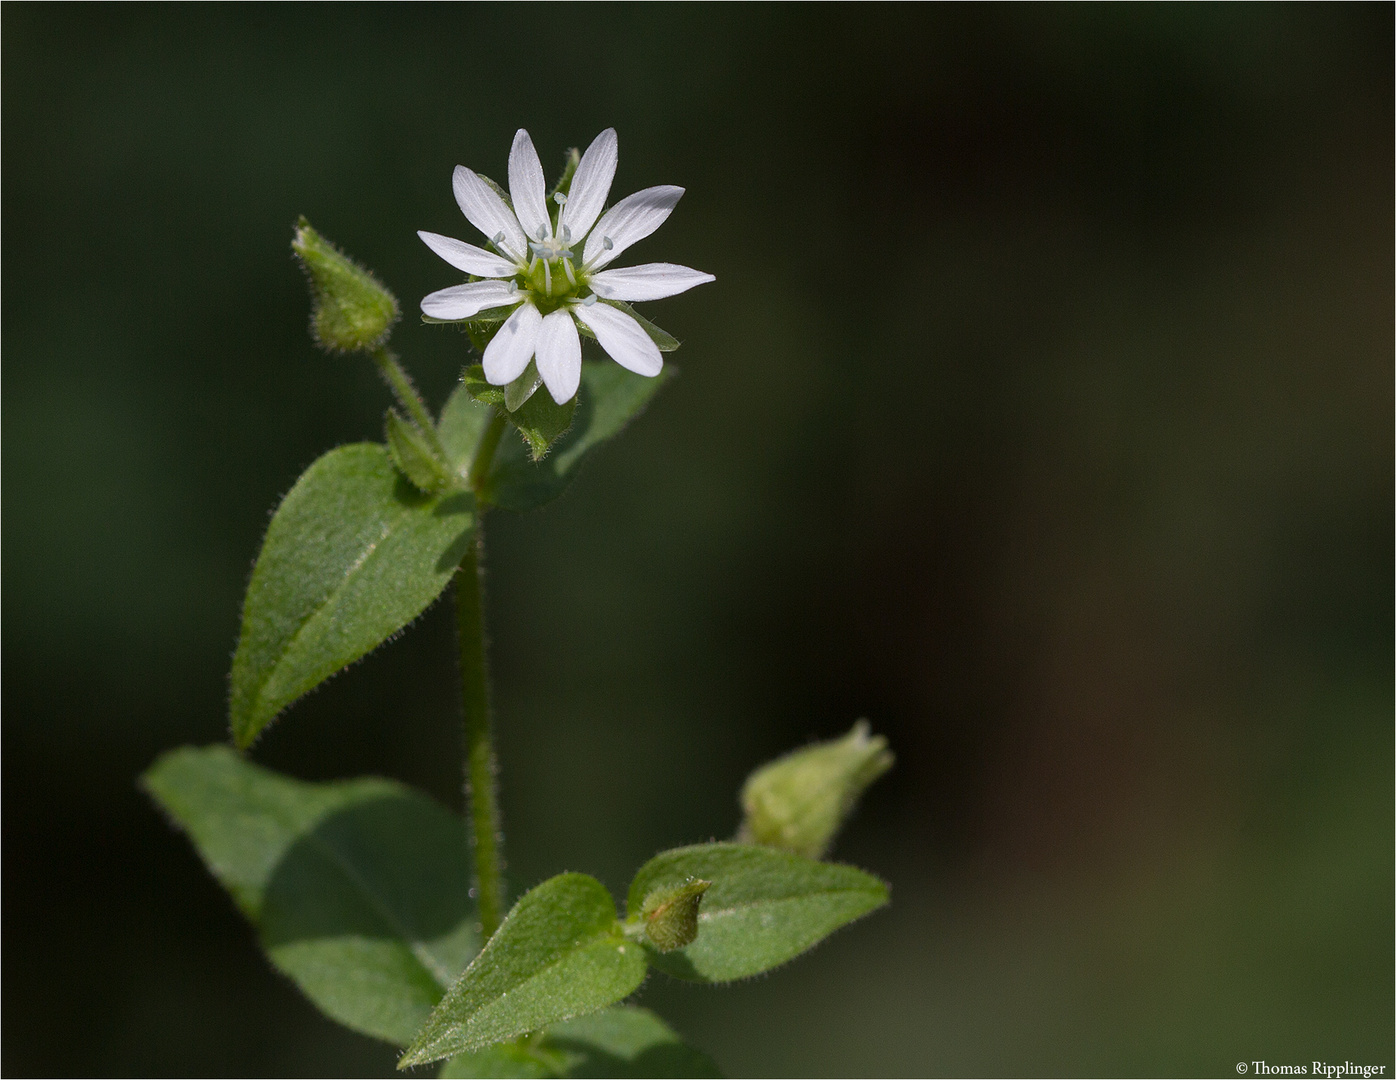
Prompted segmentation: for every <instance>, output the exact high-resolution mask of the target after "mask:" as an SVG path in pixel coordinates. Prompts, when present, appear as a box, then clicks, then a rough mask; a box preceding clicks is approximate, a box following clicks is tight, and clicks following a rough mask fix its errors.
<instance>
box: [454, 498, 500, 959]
mask: <svg viewBox="0 0 1396 1080" xmlns="http://www.w3.org/2000/svg"><path fill="white" fill-rule="evenodd" d="M484 546H485V534H484V529H483V528H482V523H481V522H479V521H477V522H476V525H475V543H474V544H472V545H471V546H470V549H469V550H468V551H467V552H466V554H465V558H463V559H461V562H460V566H459V567H458V568H457V570H456V630H457V634H458V637H459V640H460V679H461V700H462V704H463V705H464V706H465V790H466V799H467V801H468V802H469V805H470V824H471V839H472V842H473V847H474V854H475V903H476V906H477V908H478V910H479V912H480V932H481V934H482V935H483V936H484V939H485V940H486V941H488V940H489V938H490V935H492V934H493V933H494V932H495V931H496V930H497V929H499V922H500V920H501V919H502V918H503V917H504V872H503V860H502V857H501V849H502V847H503V844H504V830H503V826H502V822H501V821H500V816H499V797H498V794H497V791H496V783H497V770H496V765H495V757H494V739H493V737H492V735H491V732H490V683H489V669H488V667H487V665H486V662H485V607H484V588H483V585H484V582H483V580H482V579H483V576H484V566H483V561H482V559H481V556H482V555H483V553H484Z"/></svg>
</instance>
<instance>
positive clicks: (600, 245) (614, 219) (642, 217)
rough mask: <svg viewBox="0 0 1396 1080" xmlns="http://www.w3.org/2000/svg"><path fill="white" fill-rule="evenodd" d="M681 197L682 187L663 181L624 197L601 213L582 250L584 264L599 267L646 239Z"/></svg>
mask: <svg viewBox="0 0 1396 1080" xmlns="http://www.w3.org/2000/svg"><path fill="white" fill-rule="evenodd" d="M682 197H683V188H681V187H675V186H674V185H672V184H661V185H660V186H658V187H651V188H645V189H644V190H643V191H637V192H635V194H634V195H627V196H626V197H625V198H623V199H621V201H620V202H618V203H616V205H615V206H613V207H611V208H610V209H609V210H607V211H606V212H605V213H604V214H602V215H601V220H600V221H598V222H597V223H596V226H595V227H594V228H593V229H592V230H591V234H590V235H589V236H588V237H587V243H586V248H585V249H584V250H583V252H582V263H583V265H585V266H587V267H588V268H590V269H594V270H595V269H600V268H601V267H603V266H605V265H606V264H607V263H609V262H610V261H611V260H612V259H614V258H615V257H616V256H617V255H619V254H620V253H621V252H622V251H624V250H625V249H626V248H628V247H629V246H630V245H631V244H634V243H637V242H638V241H640V240H643V239H644V238H645V237H647V236H648V235H649V234H650V233H652V232H654V230H655V229H657V228H659V226H661V225H663V224H664V219H665V218H667V217H668V216H669V215H670V214H671V213H673V211H674V207H675V206H677V205H678V202H679V199H681V198H682ZM608 245H609V246H608Z"/></svg>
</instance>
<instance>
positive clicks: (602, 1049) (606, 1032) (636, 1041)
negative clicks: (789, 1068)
mask: <svg viewBox="0 0 1396 1080" xmlns="http://www.w3.org/2000/svg"><path fill="white" fill-rule="evenodd" d="M440 1075H441V1076H443V1077H457V1078H462V1077H484V1076H517V1077H525V1076H529V1077H533V1076H537V1077H545V1076H546V1077H554V1076H557V1077H567V1076H577V1077H581V1076H600V1077H605V1076H610V1077H645V1076H652V1077H685V1076H687V1077H715V1076H721V1075H722V1074H721V1072H719V1071H718V1068H717V1065H716V1064H715V1063H714V1062H713V1060H712V1058H710V1057H708V1055H707V1054H704V1053H703V1052H702V1051H700V1050H695V1049H694V1048H693V1047H691V1046H688V1045H687V1044H686V1043H684V1041H683V1040H682V1039H680V1038H679V1036H678V1035H677V1034H676V1033H675V1031H674V1029H673V1028H671V1027H670V1026H669V1025H668V1024H666V1023H665V1022H664V1021H663V1020H661V1019H660V1018H659V1017H657V1016H655V1015H654V1013H652V1012H650V1011H649V1010H648V1009H640V1008H636V1007H635V1006H633V1005H617V1006H615V1007H614V1008H610V1009H603V1010H602V1011H601V1012H599V1013H594V1014H593V1015H591V1016H581V1017H578V1018H577V1019H575V1020H565V1021H563V1022H562V1023H560V1024H553V1025H552V1026H551V1027H548V1028H546V1029H544V1030H543V1031H542V1032H541V1033H540V1034H539V1035H537V1036H534V1037H532V1038H530V1039H528V1040H526V1041H523V1042H520V1043H505V1044H503V1045H500V1046H491V1047H489V1048H488V1049H486V1050H479V1051H476V1052H475V1053H473V1054H459V1055H457V1056H456V1057H453V1058H451V1060H450V1061H448V1062H446V1065H445V1067H444V1068H443V1069H442V1070H441V1073H440Z"/></svg>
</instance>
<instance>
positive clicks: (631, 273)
mask: <svg viewBox="0 0 1396 1080" xmlns="http://www.w3.org/2000/svg"><path fill="white" fill-rule="evenodd" d="M590 280H591V287H592V290H593V291H594V292H595V293H596V295H597V296H599V297H601V298H602V299H604V300H627V301H630V302H632V303H638V302H639V301H641V300H663V299H664V298H665V297H666V296H678V294H679V293H681V292H687V291H688V290H689V289H691V288H693V287H694V286H695V285H702V284H705V283H706V282H709V281H716V280H717V279H716V278H715V277H713V276H712V274H705V273H703V272H702V271H701V270H694V269H692V268H690V267H687V266H679V265H677V264H676V263H642V264H640V265H639V266H626V267H622V268H620V269H618V270H603V271H601V272H600V273H599V274H592V275H591V279H590Z"/></svg>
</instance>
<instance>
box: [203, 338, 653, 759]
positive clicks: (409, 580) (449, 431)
mask: <svg viewBox="0 0 1396 1080" xmlns="http://www.w3.org/2000/svg"><path fill="white" fill-rule="evenodd" d="M664 381H665V376H663V375H661V376H659V377H657V378H654V379H645V378H642V377H640V376H638V375H633V374H631V373H630V372H627V371H624V370H623V369H621V368H619V367H617V366H616V365H614V364H606V365H601V364H593V363H588V364H586V365H584V369H583V375H582V392H581V399H580V404H579V405H578V406H577V407H576V414H575V417H573V418H572V420H573V423H572V428H571V430H570V431H568V433H567V434H566V435H565V436H564V437H563V438H562V439H560V440H559V441H558V444H557V446H556V447H555V448H554V452H553V453H552V454H551V455H550V456H549V457H548V458H546V459H545V460H543V461H541V462H535V461H531V460H529V457H528V454H527V451H526V450H525V448H524V446H523V444H522V443H521V442H519V441H517V440H509V441H508V442H507V443H505V444H504V445H502V446H500V448H499V452H498V453H497V454H496V455H495V457H494V459H493V465H492V467H491V468H490V470H489V471H488V472H487V473H486V474H485V476H484V477H483V478H482V483H481V485H480V488H479V490H478V492H475V493H472V492H469V491H466V490H463V485H464V482H465V477H466V476H467V475H468V473H469V469H470V465H471V462H472V461H473V460H474V458H475V455H476V453H477V452H479V451H480V448H481V441H482V440H483V439H485V438H487V436H488V431H489V428H490V421H491V419H492V417H493V416H494V408H493V407H492V406H491V405H490V404H488V403H486V402H481V401H477V400H475V399H474V398H472V397H471V395H470V393H469V390H468V389H467V387H466V386H465V385H462V386H460V387H458V388H457V389H456V391H455V393H453V394H452V395H451V398H450V400H449V401H448V402H447V403H446V407H445V408H444V409H443V410H442V414H441V418H440V420H439V422H438V424H437V430H436V432H435V437H436V439H438V440H439V443H440V446H441V450H442V452H444V454H445V455H446V458H447V461H446V469H447V471H446V473H445V474H444V475H445V477H446V479H442V476H441V466H440V463H439V462H436V461H435V460H434V459H431V451H432V448H431V447H428V446H426V444H425V443H424V442H422V433H421V432H419V431H418V430H417V429H415V428H413V427H412V426H411V425H409V424H408V423H407V422H406V421H402V420H401V419H400V418H398V423H397V424H396V425H395V424H394V422H393V418H394V417H396V414H395V413H391V412H390V413H389V417H390V419H389V423H388V436H389V438H390V440H393V447H392V453H391V454H390V452H389V449H388V448H385V447H384V446H382V445H377V444H373V443H355V444H351V445H348V446H340V447H337V448H336V449H334V450H331V451H330V452H329V453H327V454H325V455H324V456H323V457H321V458H320V459H319V460H317V461H316V462H315V463H314V464H313V465H311V466H310V468H309V469H307V470H306V471H305V473H304V474H303V475H302V476H301V478H300V479H299V480H298V481H296V484H295V486H294V487H293V488H292V489H291V491H290V492H289V493H288V494H287V496H286V498H285V499H283V500H282V502H281V505H280V506H279V507H278V508H277V510H276V514H275V515H274V516H273V518H272V521H271V525H270V526H269V527H268V529H267V535H266V539H265V540H264V541H263V543H262V551H261V554H260V555H258V557H257V564H256V567H255V568H254V569H253V571H252V580H251V582H250V583H249V584H248V587H247V598H246V600H245V602H244V605H243V616H242V633H241V636H240V638H239V641H238V648H237V653H236V655H235V656H234V658H233V670H232V678H231V691H230V695H229V714H230V721H231V725H232V730H233V738H234V739H235V740H236V742H237V744H238V745H239V746H248V745H250V744H251V742H252V741H253V740H254V739H255V738H256V737H257V735H258V734H259V733H260V732H261V730H262V729H263V728H264V727H266V725H267V724H269V723H270V722H271V721H272V720H273V719H274V718H275V717H276V715H277V714H278V713H279V712H280V711H281V710H282V709H284V708H285V707H286V706H288V705H289V704H291V702H293V701H295V700H296V699H297V698H299V697H300V696H301V695H302V694H304V693H306V692H307V691H309V690H311V689H313V688H314V687H315V686H316V685H318V684H319V683H320V682H322V681H324V680H325V679H327V678H329V677H330V676H331V675H333V674H334V673H335V672H337V671H339V670H341V669H342V668H344V667H346V666H347V665H349V664H351V663H353V662H354V661H355V660H357V659H359V658H360V657H361V656H363V655H365V654H366V653H368V652H370V651H371V650H373V649H375V648H377V646H378V645H380V644H382V643H383V642H384V641H386V640H387V639H388V638H390V637H392V636H393V635H394V634H396V633H397V632H398V631H399V630H401V629H402V628H403V627H404V626H406V625H407V624H408V623H409V622H411V621H412V620H413V619H415V618H416V617H417V616H418V615H420V614H421V613H422V612H423V611H424V610H426V608H427V607H428V606H430V605H431V603H432V602H433V601H435V600H436V598H437V597H438V596H440V595H441V592H442V590H443V589H445V587H446V585H447V583H448V582H449V581H450V579H451V575H452V573H454V571H455V569H456V566H457V565H458V564H459V562H460V560H461V557H462V556H463V555H464V554H465V553H466V551H467V550H468V549H469V546H470V545H471V544H472V543H473V542H474V536H475V526H476V517H477V514H478V512H479V509H480V505H482V504H489V503H492V504H495V505H498V506H503V507H506V508H508V509H511V510H531V509H533V508H534V507H537V506H541V505H543V504H544V503H546V502H548V501H550V500H552V499H554V498H556V497H557V496H558V495H560V494H561V493H562V491H563V490H564V489H565V488H566V487H567V485H568V484H569V483H570V482H571V481H572V479H573V478H574V477H575V475H576V473H577V470H578V467H579V465H580V464H581V461H582V459H583V458H584V457H585V455H586V454H587V453H589V452H590V451H591V450H592V449H594V448H595V447H596V446H597V445H599V444H600V443H601V442H604V441H605V440H606V439H609V438H611V437H613V436H614V435H616V434H617V433H618V432H619V431H620V430H621V428H622V427H624V425H625V423H626V422H627V421H628V420H630V419H631V418H632V417H633V416H635V415H636V414H637V413H638V412H639V411H640V410H641V409H643V408H644V406H645V405H646V404H647V403H648V402H649V399H650V398H651V397H653V395H654V393H655V392H656V391H657V390H658V388H659V386H660V385H661V384H662V383H663V382H664ZM537 396H546V395H535V397H537ZM549 400H551V399H549ZM530 404H531V403H530ZM527 407H528V406H525V408H527ZM535 434H537V433H535ZM553 434H554V437H555V435H556V433H553ZM530 437H531V436H530ZM419 443H420V444H421V445H418V444H419ZM429 459H431V460H429ZM394 460H396V461H397V462H398V465H399V467H394ZM403 473H407V474H408V475H407V476H404V475H403ZM447 479H449V481H450V483H449V484H448V483H447ZM424 488H425V489H426V490H423V489H424ZM477 500H478V504H477Z"/></svg>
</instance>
